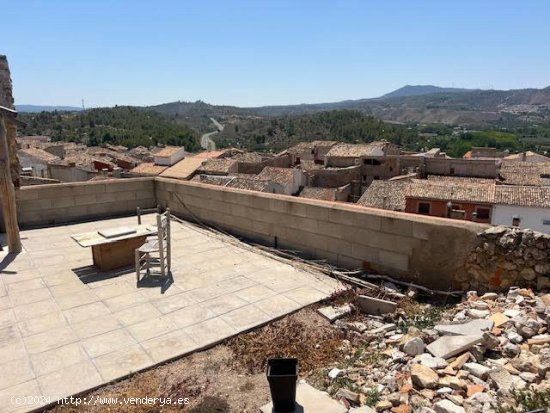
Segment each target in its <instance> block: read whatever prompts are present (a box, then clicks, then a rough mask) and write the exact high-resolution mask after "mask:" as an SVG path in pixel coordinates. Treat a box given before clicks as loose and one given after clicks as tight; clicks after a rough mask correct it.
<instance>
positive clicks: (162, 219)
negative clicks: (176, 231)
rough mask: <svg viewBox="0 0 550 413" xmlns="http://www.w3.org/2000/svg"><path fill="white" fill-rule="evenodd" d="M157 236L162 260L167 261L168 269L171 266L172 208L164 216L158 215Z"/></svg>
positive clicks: (167, 209)
mask: <svg viewBox="0 0 550 413" xmlns="http://www.w3.org/2000/svg"><path fill="white" fill-rule="evenodd" d="M157 235H158V242H159V254H160V259H161V261H162V260H166V264H167V268H168V270H170V266H171V258H172V254H171V244H172V243H171V240H170V238H171V237H170V208H166V211H165V212H164V213H163V214H157Z"/></svg>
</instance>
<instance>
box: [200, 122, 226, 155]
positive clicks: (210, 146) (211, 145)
mask: <svg viewBox="0 0 550 413" xmlns="http://www.w3.org/2000/svg"><path fill="white" fill-rule="evenodd" d="M210 120H211V121H212V123H213V124H214V126H215V127H216V128H217V129H218V130H217V131H214V132H208V133H205V134H203V135H202V136H201V146H202V147H203V148H204V149H206V150H207V151H215V150H216V142H214V140H213V139H212V136H214V135H216V134H218V133H220V132H221V131H222V130H223V125H222V124H221V123H220V122H218V121H217V120H216V119H214V118H210Z"/></svg>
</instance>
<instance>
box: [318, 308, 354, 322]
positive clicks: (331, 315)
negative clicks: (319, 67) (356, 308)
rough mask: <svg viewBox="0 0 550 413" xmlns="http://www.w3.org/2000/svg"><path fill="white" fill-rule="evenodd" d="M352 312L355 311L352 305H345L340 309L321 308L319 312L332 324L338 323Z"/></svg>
mask: <svg viewBox="0 0 550 413" xmlns="http://www.w3.org/2000/svg"><path fill="white" fill-rule="evenodd" d="M352 310H353V307H352V306H351V304H345V305H341V306H339V307H333V306H327V307H321V308H319V309H318V310H317V312H318V313H319V314H321V315H322V316H323V317H325V318H326V319H327V320H328V321H330V322H331V323H332V322H333V321H336V320H338V319H339V318H342V317H344V316H345V315H347V314H350V313H351V312H352Z"/></svg>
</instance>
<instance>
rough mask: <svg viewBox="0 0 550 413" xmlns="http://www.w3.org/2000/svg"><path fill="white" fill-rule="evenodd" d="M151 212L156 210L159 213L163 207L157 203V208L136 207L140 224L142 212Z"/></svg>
mask: <svg viewBox="0 0 550 413" xmlns="http://www.w3.org/2000/svg"><path fill="white" fill-rule="evenodd" d="M151 212H156V213H157V214H161V213H162V209H161V208H160V205H157V207H156V208H145V209H144V208H140V207H137V208H136V215H137V220H138V225H141V215H142V214H150V213H151Z"/></svg>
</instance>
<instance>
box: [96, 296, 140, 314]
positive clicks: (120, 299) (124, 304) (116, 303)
mask: <svg viewBox="0 0 550 413" xmlns="http://www.w3.org/2000/svg"><path fill="white" fill-rule="evenodd" d="M146 301H147V297H145V296H143V295H141V294H140V293H139V291H134V292H131V293H129V294H124V295H118V296H116V297H112V298H108V299H106V300H104V301H103V302H104V303H105V305H106V306H107V307H108V308H109V309H110V310H111V311H112V312H115V311H119V310H122V309H124V308H128V307H133V306H135V305H137V304H141V303H144V302H146Z"/></svg>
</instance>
